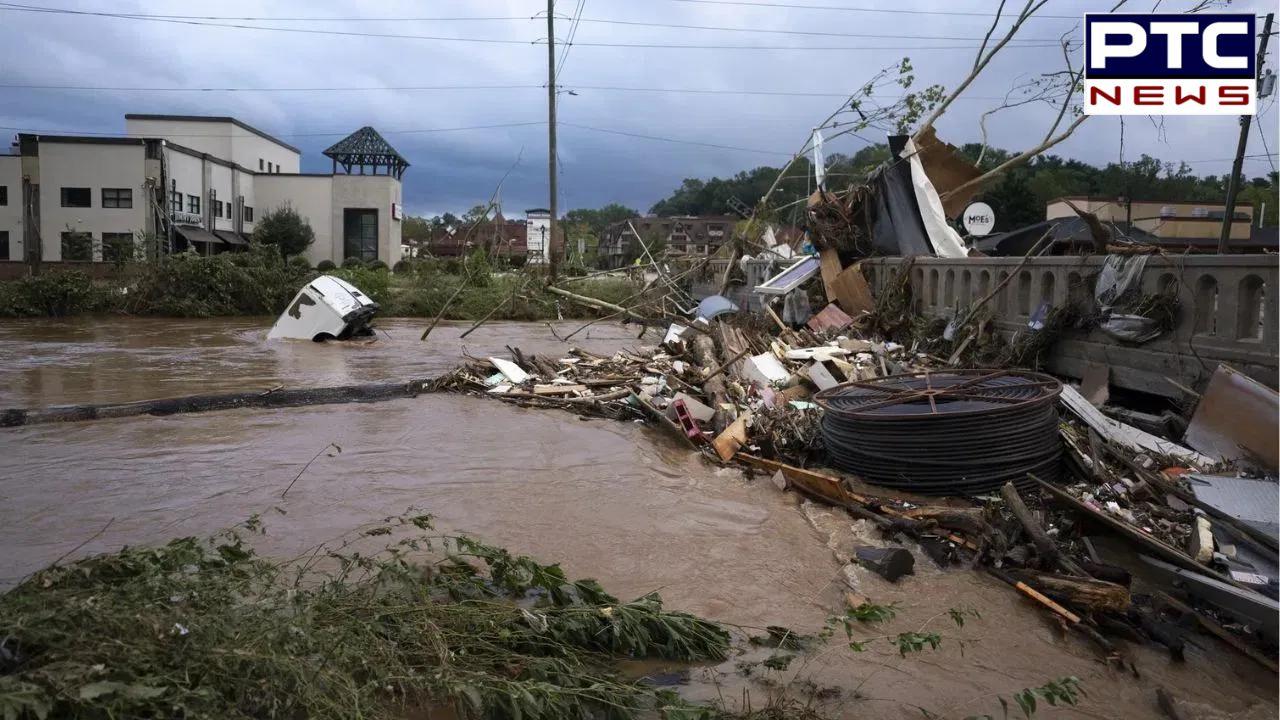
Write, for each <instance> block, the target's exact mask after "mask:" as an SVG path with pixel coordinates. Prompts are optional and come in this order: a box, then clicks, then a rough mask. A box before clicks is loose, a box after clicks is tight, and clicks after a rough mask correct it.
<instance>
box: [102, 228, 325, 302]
mask: <svg viewBox="0 0 1280 720" xmlns="http://www.w3.org/2000/svg"><path fill="white" fill-rule="evenodd" d="M313 276H314V273H312V272H311V271H310V270H304V269H302V268H301V267H299V266H298V265H295V264H293V263H287V262H285V261H284V259H283V258H281V257H280V253H279V251H278V250H276V248H275V247H273V246H270V245H255V246H253V247H251V248H250V249H249V251H248V252H243V253H223V254H220V255H211V256H200V255H195V254H193V253H182V254H179V255H172V256H169V257H166V258H163V259H161V260H160V261H158V262H155V263H150V264H147V265H146V266H144V269H143V271H142V272H141V273H140V274H139V275H138V278H137V283H136V285H135V286H134V288H133V290H132V291H131V292H130V293H129V295H128V296H127V300H126V302H125V308H126V309H127V310H128V311H129V312H132V313H135V314H138V315H167V316H170V317H211V316H218V315H274V314H277V313H279V312H281V311H283V310H284V307H285V305H286V304H288V302H289V300H291V299H292V298H293V296H294V295H295V294H297V292H298V289H299V288H300V287H301V286H302V285H303V283H305V282H306V281H307V280H309V279H311V278H312V277H313Z"/></svg>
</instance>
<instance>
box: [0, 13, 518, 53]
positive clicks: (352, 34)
mask: <svg viewBox="0 0 1280 720" xmlns="http://www.w3.org/2000/svg"><path fill="white" fill-rule="evenodd" d="M0 10H9V11H13V12H30V13H40V14H50V15H78V16H88V17H101V18H111V19H114V20H136V21H142V22H157V23H170V24H174V25H195V26H197V27H219V28H232V29H235V30H261V31H268V32H284V33H302V34H305V35H340V36H344V37H371V38H383V39H387V38H390V39H400V40H438V41H442V42H474V43H489V44H499V45H531V44H536V43H530V42H529V41H527V40H510V39H505V38H460V37H448V36H444V35H405V34H399V33H375V32H356V31H353V30H316V29H314V28H286V27H273V26H266V25H243V24H240V23H227V22H206V21H203V20H179V19H174V18H163V17H150V16H145V15H129V14H126V13H112V12H103V11H94V10H70V9H66V8H48V7H37V6H34V5H18V4H14V3H0Z"/></svg>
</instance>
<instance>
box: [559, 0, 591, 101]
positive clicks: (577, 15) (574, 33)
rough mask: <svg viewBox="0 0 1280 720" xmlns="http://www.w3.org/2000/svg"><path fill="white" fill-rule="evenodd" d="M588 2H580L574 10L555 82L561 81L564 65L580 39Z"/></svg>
mask: <svg viewBox="0 0 1280 720" xmlns="http://www.w3.org/2000/svg"><path fill="white" fill-rule="evenodd" d="M586 4H587V0H578V6H577V8H576V9H575V10H574V13H573V19H572V20H570V22H569V33H568V34H567V35H566V36H565V42H564V50H562V51H561V53H560V62H558V63H556V72H555V75H554V77H555V80H556V82H559V81H560V73H561V72H563V71H564V64H565V62H566V61H567V60H568V59H569V50H570V49H572V48H573V41H574V39H576V38H577V37H578V26H579V25H580V24H581V23H582V9H583V8H584V7H586Z"/></svg>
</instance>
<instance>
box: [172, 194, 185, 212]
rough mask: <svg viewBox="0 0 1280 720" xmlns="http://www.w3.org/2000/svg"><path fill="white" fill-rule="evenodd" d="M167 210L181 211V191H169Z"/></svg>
mask: <svg viewBox="0 0 1280 720" xmlns="http://www.w3.org/2000/svg"><path fill="white" fill-rule="evenodd" d="M169 210H171V211H172V212H182V193H180V192H178V191H177V190H171V191H169Z"/></svg>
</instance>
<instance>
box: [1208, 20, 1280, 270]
mask: <svg viewBox="0 0 1280 720" xmlns="http://www.w3.org/2000/svg"><path fill="white" fill-rule="evenodd" d="M1274 19H1275V13H1267V20H1266V22H1265V23H1263V24H1262V42H1260V43H1258V61H1257V63H1255V66H1254V69H1255V70H1256V71H1257V74H1256V78H1258V79H1261V78H1262V64H1263V63H1264V62H1266V59H1267V40H1268V39H1269V38H1270V37H1271V21H1272V20H1274ZM1258 90H1259V88H1255V89H1254V93H1255V94H1256V93H1257V92H1258ZM1252 123H1253V116H1252V115H1241V116H1240V142H1239V143H1237V144H1236V161H1235V162H1233V163H1232V164H1231V177H1230V178H1229V179H1228V180H1227V207H1226V209H1225V210H1224V211H1223V218H1222V234H1220V235H1218V254H1220V255H1222V254H1225V253H1226V252H1227V245H1228V244H1229V243H1230V241H1231V224H1232V221H1234V220H1235V214H1236V192H1237V191H1239V189H1240V173H1241V172H1243V171H1244V150H1245V146H1246V145H1248V144H1249V126H1250V125H1251V124H1252Z"/></svg>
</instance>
